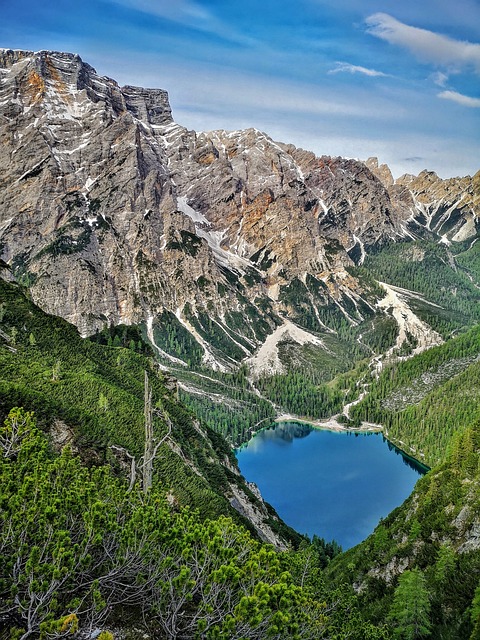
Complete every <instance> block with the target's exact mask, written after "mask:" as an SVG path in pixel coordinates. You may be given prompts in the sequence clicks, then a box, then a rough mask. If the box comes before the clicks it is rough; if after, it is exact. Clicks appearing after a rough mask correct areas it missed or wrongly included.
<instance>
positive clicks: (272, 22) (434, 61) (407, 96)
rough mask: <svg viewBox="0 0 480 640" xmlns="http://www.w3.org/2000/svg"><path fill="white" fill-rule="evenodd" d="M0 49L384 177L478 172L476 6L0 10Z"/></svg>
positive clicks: (190, 121)
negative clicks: (43, 54)
mask: <svg viewBox="0 0 480 640" xmlns="http://www.w3.org/2000/svg"><path fill="white" fill-rule="evenodd" d="M0 16H1V18H0V46H2V47H7V48H13V49H29V50H34V51H37V50H40V49H53V50H58V51H70V52H74V53H78V54H80V56H81V57H82V58H83V60H84V61H86V62H88V63H90V64H91V65H92V66H94V67H95V68H96V69H97V71H98V72H99V73H100V74H101V75H107V76H110V77H112V78H115V79H116V80H117V81H118V82H119V83H120V84H135V85H141V86H149V87H159V88H162V89H166V90H167V91H168V92H169V95H170V102H171V105H172V109H173V115H174V117H175V120H176V121H177V122H178V123H180V124H183V125H185V126H186V127H188V128H191V129H195V130H197V131H200V130H211V129H239V128H246V127H256V128H258V129H261V130H263V131H266V132H267V133H268V134H269V135H271V136H272V137H273V138H274V139H276V140H281V141H283V142H291V143H293V144H295V145H297V146H300V147H303V148H305V149H309V150H312V151H314V152H315V153H317V154H319V155H322V154H327V155H342V156H346V157H353V158H360V159H366V158H367V157H369V156H373V155H375V156H378V158H379V160H380V162H387V163H388V164H389V165H390V166H391V168H392V170H393V172H394V175H396V176H398V175H400V174H402V173H406V172H408V173H415V174H416V173H418V172H419V171H421V170H422V169H424V168H428V169H431V170H434V171H436V172H437V173H438V174H439V175H440V176H442V177H450V176H456V175H466V174H470V175H473V174H474V173H475V172H476V171H477V170H478V169H480V153H479V149H480V144H479V143H480V2H479V0H455V2H454V1H453V0H422V2H419V0H403V2H398V0H331V1H330V0H329V1H327V0H296V1H293V0H291V1H289V2H287V1H286V0H262V1H261V2H258V1H254V0H210V1H206V0H82V1H81V2H73V1H72V0H55V2H52V1H51V0H44V1H43V2H38V1H35V2H34V1H33V0H22V2H17V1H16V0H0Z"/></svg>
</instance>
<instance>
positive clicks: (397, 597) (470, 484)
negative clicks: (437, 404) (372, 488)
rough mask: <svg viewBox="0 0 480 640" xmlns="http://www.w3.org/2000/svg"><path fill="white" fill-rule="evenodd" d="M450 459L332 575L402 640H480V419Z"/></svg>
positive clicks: (468, 426)
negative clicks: (420, 631) (402, 639)
mask: <svg viewBox="0 0 480 640" xmlns="http://www.w3.org/2000/svg"><path fill="white" fill-rule="evenodd" d="M460 402H461V401H460ZM451 404H452V405H455V404H456V401H455V398H454V397H452V398H451ZM449 451H450V453H449V454H448V455H447V456H446V457H445V459H444V461H443V462H442V463H441V464H440V465H438V466H436V467H435V468H434V469H432V470H431V471H430V472H429V473H427V474H426V475H425V476H424V477H423V478H422V479H421V480H419V482H418V483H417V486H416V488H415V490H414V491H413V493H412V495H411V496H410V497H409V498H408V499H407V500H406V501H405V503H404V504H403V505H402V506H400V507H398V508H397V509H395V510H394V511H393V512H392V513H391V514H390V515H389V516H388V517H387V518H385V519H384V520H382V521H381V522H380V524H379V525H378V527H377V528H376V530H375V532H374V533H373V534H372V535H371V536H369V538H367V540H365V542H363V543H361V544H360V545H358V546H357V547H355V548H353V549H350V550H349V551H347V552H346V553H343V554H342V555H340V556H338V557H337V558H336V559H335V560H334V561H333V562H332V563H331V564H330V566H329V567H328V569H327V583H328V584H330V585H331V586H333V585H336V584H340V583H343V582H347V581H348V582H350V584H352V585H353V590H352V591H353V592H355V593H357V594H358V595H359V598H360V602H361V608H362V610H363V612H364V614H365V616H366V617H367V618H368V619H369V620H371V621H379V620H381V621H388V622H389V623H390V624H391V625H393V627H394V628H395V631H394V637H398V638H417V637H418V638H420V637H422V638H423V637H431V638H432V639H433V638H435V639H437V638H438V639H440V638H441V639H444V640H447V639H448V640H468V639H469V638H471V640H475V639H476V638H478V637H479V636H478V634H479V632H480V608H479V604H478V595H479V594H480V544H479V532H480V464H479V460H480V457H479V453H480V422H479V420H478V418H477V419H474V420H473V421H470V422H468V423H465V425H464V429H463V431H461V432H458V433H457V434H456V436H454V437H453V438H452V439H451V442H450V446H449ZM420 626H423V627H424V632H423V633H421V634H420V633H419V631H418V629H419V628H420ZM412 628H413V629H415V628H416V629H417V632H416V633H417V635H415V633H414V632H413V631H412ZM408 629H410V631H408Z"/></svg>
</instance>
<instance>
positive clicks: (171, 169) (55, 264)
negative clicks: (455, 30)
mask: <svg viewBox="0 0 480 640" xmlns="http://www.w3.org/2000/svg"><path fill="white" fill-rule="evenodd" d="M0 140H1V143H2V144H1V151H0V176H1V178H0V251H1V253H0V257H1V258H2V259H3V260H4V261H5V262H6V263H8V264H9V265H10V266H11V267H12V269H13V271H14V273H15V274H16V277H17V278H19V279H21V280H22V281H23V282H24V283H25V284H27V285H28V286H29V288H30V290H31V293H32V296H33V298H34V300H35V301H36V302H37V303H38V304H39V305H40V306H41V307H42V308H43V309H45V310H46V311H48V312H50V313H55V314H57V315H60V316H62V317H64V318H65V319H67V320H68V321H70V322H73V323H74V324H75V325H76V326H78V327H79V329H80V331H81V332H82V333H83V334H84V335H86V334H91V333H93V332H94V331H95V330H97V329H101V328H102V327H104V326H106V325H109V324H120V323H124V324H140V323H144V325H145V327H146V331H148V333H149V336H150V339H151V340H152V341H153V342H154V341H155V335H156V332H157V333H158V332H159V331H160V332H162V331H163V329H164V327H165V322H166V318H168V321H169V322H170V323H174V324H175V325H176V330H177V331H186V332H188V333H189V334H190V336H191V339H193V341H194V343H196V346H197V348H198V349H200V351H201V352H202V361H203V363H204V364H209V365H211V366H214V367H215V368H220V369H229V368H231V367H233V366H236V363H238V362H239V361H240V360H242V359H243V358H245V357H248V356H250V355H252V354H253V353H254V352H255V351H256V350H257V349H258V347H259V346H261V345H262V344H263V342H264V340H265V338H266V337H267V336H268V335H269V334H271V333H272V332H273V331H274V330H275V328H276V327H277V326H280V325H281V324H282V323H283V317H285V316H287V317H290V319H293V320H294V321H297V320H298V318H299V317H300V316H301V315H302V314H301V313H300V311H299V309H298V304H297V309H296V311H295V309H294V308H293V307H294V306H295V305H293V306H292V303H291V288H292V286H293V287H294V288H296V290H297V289H299V288H300V289H302V287H303V289H302V293H300V294H298V295H299V296H300V298H301V299H302V300H303V302H302V304H303V303H305V304H307V306H308V305H313V306H312V311H311V312H312V315H315V316H316V318H317V320H315V323H314V324H313V325H312V328H313V329H314V330H317V331H322V330H324V329H325V328H326V329H327V330H328V329H332V326H329V321H328V318H327V319H326V320H325V317H324V316H325V314H322V313H321V312H319V308H327V307H332V308H333V309H336V311H337V312H338V313H340V314H343V315H344V316H345V318H346V320H347V322H349V323H351V324H355V323H358V322H360V321H361V320H362V319H364V317H365V313H367V315H368V305H370V307H371V305H372V301H373V304H374V302H375V297H373V298H372V297H371V296H370V297H369V292H368V288H367V290H365V288H364V286H363V284H362V282H361V281H360V280H358V279H357V278H356V277H352V276H351V275H349V274H348V273H347V271H346V269H348V268H350V267H351V266H353V265H354V264H362V263H363V261H364V259H365V257H366V255H368V253H369V251H370V250H371V249H372V248H373V249H378V247H380V246H382V245H383V244H385V243H387V242H392V241H399V240H408V239H409V238H411V237H412V236H415V237H416V236H418V235H424V234H425V233H426V234H429V236H431V237H435V233H437V232H438V234H441V235H442V236H446V237H447V239H448V238H450V240H459V239H465V238H473V237H474V236H475V234H476V226H478V207H479V204H478V184H477V183H478V179H477V178H475V179H471V178H463V179H460V180H453V181H442V180H440V179H438V178H436V177H435V179H434V178H432V174H425V175H424V174H420V176H419V178H417V179H415V178H409V177H404V178H402V179H400V180H399V181H397V182H394V183H392V179H391V178H390V177H388V175H387V174H388V172H385V171H383V172H382V171H379V169H378V163H377V166H375V162H367V164H364V163H361V162H358V161H354V160H345V159H341V158H329V157H321V158H317V157H315V155H314V154H312V153H310V152H307V151H303V150H300V149H296V148H295V147H293V146H291V145H285V144H279V143H275V142H274V141H273V140H271V139H270V138H269V137H268V136H267V135H266V134H264V133H262V132H259V131H257V130H255V129H249V130H246V131H237V132H225V131H214V132H208V133H198V134H197V133H195V132H193V131H188V130H187V129H185V128H184V127H181V126H180V125H177V124H175V123H174V121H173V119H172V115H171V108H170V105H169V102H168V96H167V94H166V92H165V91H162V90H159V89H142V88H138V87H131V86H127V87H119V86H118V84H117V83H116V82H115V81H114V80H111V79H109V78H105V77H101V76H99V75H98V74H97V73H96V72H95V70H94V69H93V68H92V67H90V66H89V65H88V64H85V63H84V62H82V60H81V59H80V58H79V56H77V55H72V54H66V53H57V52H48V51H41V52H38V53H33V52H27V51H11V50H7V49H3V50H0ZM422 176H423V177H422ZM427 178H428V179H427ZM475 185H476V186H475ZM446 194H450V195H449V196H448V197H447V195H446ZM427 201H428V206H427V204H424V203H426V202H427ZM433 201H434V202H435V203H437V204H438V203H440V202H441V203H443V204H438V206H437V204H435V205H433V204H432V202H433ZM427 209H428V211H427ZM437 218H438V220H437ZM447 219H448V224H447ZM442 221H443V222H442ZM447 227H448V229H447ZM296 295H297V294H296ZM298 295H297V297H298ZM313 299H314V302H313V303H312V300H313ZM365 303H366V304H365ZM300 306H301V305H300ZM320 311H321V309H320ZM333 329H335V327H333ZM160 348H161V347H160ZM163 355H164V354H163ZM176 355H177V356H178V353H177V354H176Z"/></svg>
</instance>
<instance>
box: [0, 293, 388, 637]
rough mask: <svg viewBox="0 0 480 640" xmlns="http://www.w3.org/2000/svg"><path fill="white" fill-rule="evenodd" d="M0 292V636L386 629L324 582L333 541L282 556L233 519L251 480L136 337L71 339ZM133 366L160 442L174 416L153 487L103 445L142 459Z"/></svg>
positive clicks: (72, 332)
mask: <svg viewBox="0 0 480 640" xmlns="http://www.w3.org/2000/svg"><path fill="white" fill-rule="evenodd" d="M0 287H1V300H2V303H1V305H2V306H1V313H2V317H1V329H0V331H1V333H0V337H1V344H0V373H1V375H0V398H1V407H2V413H3V418H4V419H5V421H4V425H3V426H2V427H1V428H0V454H1V455H0V484H1V486H2V492H1V498H0V566H1V567H2V574H1V578H0V635H1V637H5V638H11V639H12V640H13V639H15V640H18V639H22V640H24V639H26V638H42V639H43V638H51V639H54V638H63V637H72V638H79V639H80V638H82V639H83V638H89V637H91V634H92V633H94V634H98V633H99V631H100V630H101V635H100V637H101V638H102V640H111V638H112V634H114V635H115V637H116V636H117V633H120V635H122V634H125V633H129V634H130V636H129V637H131V638H137V637H138V638H140V637H145V636H144V634H148V636H150V637H152V638H159V639H161V638H170V639H171V640H174V639H179V638H185V639H187V638H192V639H193V638H205V639H207V638H209V639H212V640H213V639H217V640H218V639H221V638H223V639H224V640H230V639H235V638H237V639H238V640H240V639H241V638H251V639H252V640H253V639H255V638H258V639H259V640H260V639H263V638H277V639H280V638H284V639H285V640H287V639H290V638H292V639H294V638H298V639H300V638H304V639H305V640H313V639H315V638H342V637H349V638H352V639H354V640H364V639H365V638H371V639H373V640H375V639H381V638H387V637H389V633H388V630H387V628H386V627H385V626H384V625H383V624H380V625H372V624H370V623H369V622H368V621H366V620H364V616H363V615H362V614H361V612H360V610H359V608H358V605H357V598H356V597H355V596H353V595H352V594H350V592H349V589H348V588H347V587H346V586H340V587H338V588H335V589H332V590H331V591H330V590H328V589H326V588H325V586H324V582H323V579H322V575H321V572H322V568H323V567H324V566H325V565H326V564H327V563H328V561H329V560H330V557H331V556H333V555H334V554H335V553H338V548H337V547H336V546H335V545H329V544H325V543H324V541H320V540H318V539H317V540H314V544H313V545H310V544H309V543H308V542H307V541H306V540H303V541H302V542H301V544H300V548H299V549H298V550H294V548H293V547H291V548H290V549H289V550H286V551H283V552H279V551H278V550H276V549H275V548H274V547H273V546H271V545H266V544H264V543H261V542H260V541H259V540H258V537H257V536H256V534H255V536H254V535H252V533H251V532H249V531H248V529H247V528H245V526H247V527H248V528H250V530H251V531H252V532H253V531H255V529H254V527H253V526H252V524H251V522H250V521H249V520H247V519H246V518H243V517H241V516H240V515H239V514H238V513H237V512H236V511H235V510H233V509H232V508H231V507H230V504H229V502H228V501H227V499H226V496H225V488H226V487H228V486H231V485H232V484H234V483H236V485H237V487H238V488H239V489H243V490H244V491H247V490H248V488H247V487H245V485H244V483H243V480H242V479H241V478H239V477H238V475H237V473H236V471H235V466H234V458H233V455H232V453H231V451H230V448H229V447H228V446H227V445H226V444H225V443H224V442H223V441H222V440H221V439H220V438H219V436H216V435H215V434H214V433H213V432H210V431H209V430H208V429H207V428H206V427H204V426H201V425H199V424H198V423H196V422H195V420H194V418H193V417H192V415H191V414H189V413H188V412H187V411H186V410H185V409H184V408H182V406H181V405H180V404H178V402H177V400H176V399H175V397H174V395H172V392H171V391H169V390H168V389H167V386H166V385H167V384H168V383H171V380H170V381H169V380H168V378H165V376H164V375H163V374H162V373H161V372H159V371H157V370H156V368H155V367H154V365H153V363H152V362H151V361H149V360H148V359H147V358H146V357H145V355H144V354H141V353H138V351H139V350H140V351H142V352H144V351H145V347H144V345H143V344H142V343H141V342H140V343H139V339H137V338H136V337H132V335H131V333H130V332H129V331H128V330H126V329H125V330H124V329H122V328H121V329H120V330H119V331H116V332H114V335H113V336H111V340H110V342H111V346H108V345H106V346H105V345H101V344H98V343H97V342H92V341H90V340H82V339H81V338H79V336H78V333H77V331H76V329H74V328H73V327H71V326H70V325H68V324H67V323H65V322H64V321H63V320H60V319H58V318H54V317H50V316H47V315H45V314H44V313H43V312H40V311H39V310H38V309H37V308H36V307H35V306H34V305H33V304H32V303H31V302H30V301H29V300H28V299H27V298H25V296H24V294H23V292H22V290H21V289H20V288H19V287H18V285H12V284H7V283H4V282H3V281H0ZM124 340H125V341H128V344H129V348H128V349H125V348H124V347H122V346H121V343H122V341H124ZM107 342H108V338H107ZM119 343H120V344H119ZM114 344H116V345H117V346H114ZM145 369H147V370H148V372H149V375H150V381H151V387H152V392H153V398H154V404H155V407H156V410H155V412H154V427H155V430H156V432H157V433H158V436H159V437H163V435H164V434H165V430H166V428H167V424H168V423H169V422H170V421H171V423H172V425H173V427H172V432H171V434H170V435H169V437H170V439H171V440H170V445H171V446H169V445H168V444H167V443H165V444H164V445H162V447H161V449H160V451H159V455H158V457H157V458H156V460H155V473H154V477H153V480H154V481H153V486H152V488H151V489H149V490H148V489H147V488H146V487H145V485H143V486H142V480H141V477H137V479H136V481H135V482H134V483H133V485H132V484H131V483H130V482H129V479H128V476H129V473H128V471H129V468H126V467H128V465H125V459H119V458H117V457H116V456H115V455H114V451H112V448H111V444H112V443H114V444H115V447H117V448H119V447H122V448H123V449H124V451H125V452H128V454H129V456H128V460H130V459H131V458H130V456H136V457H138V458H139V459H140V456H141V453H142V442H143V441H144V431H143V422H144V420H145V416H144V404H143V401H144V397H143V394H144V388H143V374H144V370H145ZM15 405H23V406H24V407H25V409H18V408H14V407H15ZM31 410H34V413H32V412H31ZM222 461H223V464H222ZM106 463H109V464H106ZM227 515H230V516H231V517H227ZM232 518H233V519H232ZM265 519H266V522H267V524H268V523H269V524H270V526H271V527H272V528H275V530H276V531H277V532H278V533H279V534H280V535H281V536H283V537H284V539H286V538H289V539H290V540H291V541H293V542H294V543H295V544H298V543H299V542H300V540H301V538H300V536H298V535H296V534H295V533H294V532H292V531H291V530H289V529H288V528H287V527H285V525H283V524H282V523H281V522H278V521H276V520H275V518H274V515H273V513H272V514H270V516H269V514H265Z"/></svg>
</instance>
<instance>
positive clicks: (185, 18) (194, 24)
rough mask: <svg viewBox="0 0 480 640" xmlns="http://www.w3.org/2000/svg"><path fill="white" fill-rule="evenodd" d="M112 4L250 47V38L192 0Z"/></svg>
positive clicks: (113, 0) (114, 0) (135, 0)
mask: <svg viewBox="0 0 480 640" xmlns="http://www.w3.org/2000/svg"><path fill="white" fill-rule="evenodd" d="M110 2H111V3H112V4H117V5H121V6H124V7H128V8H130V9H133V10H135V11H141V12H142V13H146V14H148V15H151V16H156V17H158V18H164V19H166V20H171V21H172V22H176V23H178V24H181V25H184V26H186V27H189V28H191V29H196V30H197V31H203V32H205V33H209V34H211V35H215V36H217V37H220V38H224V39H226V40H230V41H232V42H237V43H240V44H245V45H250V44H252V43H254V41H253V39H252V38H249V37H247V36H244V35H243V34H241V33H239V32H237V31H235V30H234V29H232V28H231V27H230V26H229V25H227V24H225V23H224V22H222V21H221V20H219V19H218V18H217V17H216V16H215V15H214V14H213V13H212V12H211V11H208V9H206V8H205V7H203V6H201V5H200V4H199V3H197V2H194V1H193V0H110Z"/></svg>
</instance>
